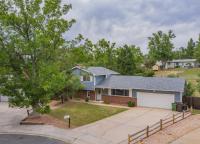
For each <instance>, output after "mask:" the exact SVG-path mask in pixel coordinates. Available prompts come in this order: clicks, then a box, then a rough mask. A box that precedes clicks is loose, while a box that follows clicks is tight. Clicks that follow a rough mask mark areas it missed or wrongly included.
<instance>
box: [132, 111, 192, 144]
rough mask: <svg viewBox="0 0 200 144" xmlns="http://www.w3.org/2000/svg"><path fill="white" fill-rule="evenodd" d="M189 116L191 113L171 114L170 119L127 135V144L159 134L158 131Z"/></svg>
mask: <svg viewBox="0 0 200 144" xmlns="http://www.w3.org/2000/svg"><path fill="white" fill-rule="evenodd" d="M190 115H191V112H189V111H186V112H182V113H177V114H173V115H172V117H168V118H166V119H161V120H160V121H159V122H157V123H155V124H153V125H151V126H147V127H146V128H144V129H143V130H141V131H138V132H136V133H134V134H132V135H128V144H136V143H138V142H140V141H142V140H143V139H145V138H147V137H149V136H151V135H153V134H155V133H157V132H159V131H160V130H162V129H164V128H166V127H168V126H170V125H172V124H174V123H176V122H179V121H181V120H183V119H185V118H187V117H189V116H190Z"/></svg>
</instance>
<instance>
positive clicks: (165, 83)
mask: <svg viewBox="0 0 200 144" xmlns="http://www.w3.org/2000/svg"><path fill="white" fill-rule="evenodd" d="M184 86H185V80H184V79H181V78H163V77H141V76H122V75H112V76H110V77H109V78H107V79H106V80H104V81H103V82H101V83H100V84H99V85H97V86H96V88H113V89H114V88H115V89H138V90H156V91H170V92H184Z"/></svg>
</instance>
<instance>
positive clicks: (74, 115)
mask: <svg viewBox="0 0 200 144" xmlns="http://www.w3.org/2000/svg"><path fill="white" fill-rule="evenodd" d="M125 110H127V109H126V108H116V107H110V106H98V105H92V104H88V103H82V102H67V103H66V104H64V105H63V106H62V107H59V108H57V109H54V110H52V111H51V112H50V115H51V116H53V117H55V118H57V119H60V120H62V121H63V117H64V115H70V117H71V124H72V125H73V126H74V127H77V126H82V125H85V124H89V123H92V122H95V121H97V120H100V119H103V118H106V117H109V116H111V115H114V114H117V113H120V112H123V111H125Z"/></svg>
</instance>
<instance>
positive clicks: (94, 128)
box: [73, 107, 173, 144]
mask: <svg viewBox="0 0 200 144" xmlns="http://www.w3.org/2000/svg"><path fill="white" fill-rule="evenodd" d="M172 114H173V112H172V111H170V110H164V109H153V108H142V107H136V108H133V109H130V110H128V111H125V112H123V113H120V114H117V115H115V116H112V117H109V118H106V119H103V120H100V121H97V122H95V123H92V124H89V125H86V126H82V127H79V128H76V129H74V130H73V131H76V132H79V133H82V134H83V135H80V136H79V138H81V139H84V140H87V139H88V138H90V137H98V138H100V139H101V140H104V141H106V142H107V143H110V144H111V143H113V144H117V143H127V138H128V134H133V133H135V132H137V131H139V130H141V129H144V128H145V127H146V126H147V125H151V124H154V123H156V122H158V121H159V120H160V119H162V118H166V117H168V116H171V115H172Z"/></svg>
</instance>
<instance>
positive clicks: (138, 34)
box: [66, 0, 200, 52]
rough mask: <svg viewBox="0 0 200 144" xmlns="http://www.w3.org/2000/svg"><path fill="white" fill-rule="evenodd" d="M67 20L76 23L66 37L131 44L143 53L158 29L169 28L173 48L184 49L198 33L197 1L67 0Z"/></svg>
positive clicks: (199, 7)
mask: <svg viewBox="0 0 200 144" xmlns="http://www.w3.org/2000/svg"><path fill="white" fill-rule="evenodd" d="M67 2H70V3H72V7H73V9H72V11H70V17H73V18H75V19H76V20H77V23H76V24H75V25H74V26H73V27H72V29H71V30H70V32H69V33H68V34H67V35H66V37H67V38H73V37H75V36H76V35H77V34H79V33H81V34H83V35H84V36H85V37H87V38H89V39H91V40H93V41H97V40H98V39H100V38H106V39H108V40H111V41H113V42H117V43H118V44H120V45H121V44H125V43H128V44H135V45H137V46H140V47H141V49H142V51H143V52H146V51H147V43H148V40H147V38H148V37H149V36H151V34H152V33H153V32H156V31H158V30H163V31H165V32H166V31H168V30H169V29H172V30H173V31H174V32H175V34H176V36H177V37H176V38H175V40H174V44H175V46H176V47H181V46H185V45H186V43H187V41H188V40H189V38H191V37H192V38H194V39H195V40H196V39H197V37H198V34H199V33H200V27H199V24H200V15H199V13H200V1H198V0H165V1H163V0H124V1H122V0H68V1H67Z"/></svg>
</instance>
